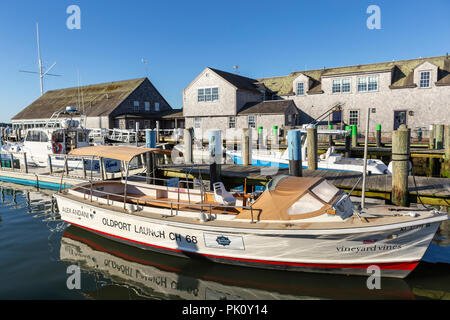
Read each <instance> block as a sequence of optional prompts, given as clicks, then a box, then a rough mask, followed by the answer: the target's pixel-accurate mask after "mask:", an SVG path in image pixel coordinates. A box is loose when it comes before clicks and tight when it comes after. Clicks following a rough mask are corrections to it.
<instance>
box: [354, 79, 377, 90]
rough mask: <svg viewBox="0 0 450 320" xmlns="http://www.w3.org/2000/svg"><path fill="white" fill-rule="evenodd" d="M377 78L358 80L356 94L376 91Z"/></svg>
mask: <svg viewBox="0 0 450 320" xmlns="http://www.w3.org/2000/svg"><path fill="white" fill-rule="evenodd" d="M377 90H378V76H368V77H359V78H358V92H367V91H377Z"/></svg>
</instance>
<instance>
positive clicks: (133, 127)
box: [128, 120, 136, 129]
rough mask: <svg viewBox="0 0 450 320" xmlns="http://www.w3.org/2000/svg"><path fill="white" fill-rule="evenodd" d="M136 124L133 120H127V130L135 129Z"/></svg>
mask: <svg viewBox="0 0 450 320" xmlns="http://www.w3.org/2000/svg"><path fill="white" fill-rule="evenodd" d="M135 126H136V122H134V120H128V129H135Z"/></svg>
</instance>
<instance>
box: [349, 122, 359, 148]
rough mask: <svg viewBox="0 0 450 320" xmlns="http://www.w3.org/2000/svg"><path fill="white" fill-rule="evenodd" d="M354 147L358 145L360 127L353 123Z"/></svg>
mask: <svg viewBox="0 0 450 320" xmlns="http://www.w3.org/2000/svg"><path fill="white" fill-rule="evenodd" d="M351 127H352V148H355V147H357V146H358V127H357V126H356V124H353V125H352V126H351Z"/></svg>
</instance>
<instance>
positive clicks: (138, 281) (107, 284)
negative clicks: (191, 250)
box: [0, 183, 450, 300]
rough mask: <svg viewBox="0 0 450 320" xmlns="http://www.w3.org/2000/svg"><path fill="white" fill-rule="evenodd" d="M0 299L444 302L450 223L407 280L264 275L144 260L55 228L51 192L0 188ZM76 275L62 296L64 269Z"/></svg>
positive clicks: (149, 256)
mask: <svg viewBox="0 0 450 320" xmlns="http://www.w3.org/2000/svg"><path fill="white" fill-rule="evenodd" d="M0 191H1V192H0V193H1V202H0V220H1V221H0V270H2V272H1V273H0V299H193V300H205V299H222V300H224V299H265V300H266V299H267V300H272V299H276V300H282V299H450V223H449V221H446V222H445V223H443V224H442V225H441V228H440V231H439V233H438V234H437V235H436V237H435V239H434V240H433V243H432V244H431V246H430V247H429V249H428V251H427V253H426V254H425V257H424V260H425V261H423V262H421V263H420V264H419V266H418V267H417V269H416V270H414V271H413V273H411V275H410V276H409V277H407V278H406V279H384V278H383V279H381V289H379V290H369V289H367V286H366V281H367V278H366V277H354V276H337V275H321V274H310V273H299V272H282V271H268V270H259V269H250V268H242V267H235V266H226V265H219V264H213V263H209V262H205V261H198V260H190V259H182V258H177V257H170V256H166V255H161V254H156V253H151V252H147V251H144V250H140V249H135V248H132V247H129V246H126V245H123V244H119V243H116V242H113V241H110V240H107V239H104V238H102V237H99V236H96V235H93V234H91V233H89V232H86V231H83V230H81V229H79V228H76V227H73V226H68V225H67V224H66V223H64V222H62V221H61V220H59V215H58V213H57V212H56V210H55V208H54V207H53V206H52V201H51V194H52V192H51V191H45V190H42V191H38V190H36V189H35V188H31V187H25V186H20V185H14V184H8V183H0ZM70 265H78V266H79V267H80V269H81V282H80V285H81V288H80V289H73V290H69V289H68V288H67V285H66V281H67V279H68V277H69V276H70V274H68V273H67V268H68V267H69V266H70Z"/></svg>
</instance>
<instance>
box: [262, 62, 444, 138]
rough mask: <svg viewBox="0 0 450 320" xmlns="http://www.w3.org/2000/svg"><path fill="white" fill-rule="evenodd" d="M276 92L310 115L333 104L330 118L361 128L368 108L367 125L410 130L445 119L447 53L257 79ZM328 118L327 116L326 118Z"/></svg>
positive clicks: (322, 110)
mask: <svg viewBox="0 0 450 320" xmlns="http://www.w3.org/2000/svg"><path fill="white" fill-rule="evenodd" d="M259 81H260V82H262V83H263V84H264V85H265V87H266V88H268V89H269V90H271V91H272V92H273V93H274V96H275V97H278V98H282V99H288V100H293V101H294V102H295V104H296V106H297V107H298V108H299V109H300V110H301V111H303V112H305V113H306V114H308V115H309V116H311V117H312V118H317V117H319V116H320V115H322V114H324V113H326V111H327V110H328V109H330V108H332V107H333V106H334V105H336V104H342V105H343V107H342V110H341V111H336V112H334V113H332V114H331V115H330V118H329V120H330V121H331V122H334V123H343V124H356V125H357V126H358V127H359V130H361V131H362V130H363V129H365V119H366V116H367V111H368V110H370V112H371V115H370V123H371V126H372V128H374V127H375V125H376V124H381V125H382V131H383V132H384V133H385V134H387V135H389V134H390V132H391V131H392V130H395V129H397V128H398V127H399V126H400V125H401V124H406V125H407V126H408V127H409V128H411V129H412V131H413V134H414V131H416V130H418V129H419V128H421V129H422V130H427V129H428V126H429V125H431V124H449V123H450V113H449V110H450V58H449V57H448V55H446V56H438V57H429V58H419V59H411V60H401V61H391V62H382V63H374V64H366V65H355V66H347V67H339V68H323V69H318V70H306V71H296V72H292V73H291V74H290V75H288V76H283V77H272V78H263V79H259ZM325 120H326V121H328V118H325Z"/></svg>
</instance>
